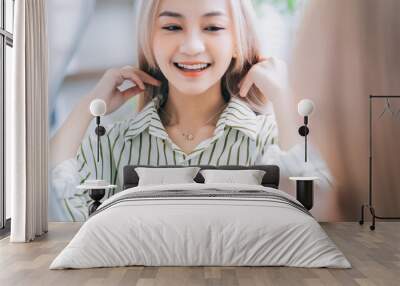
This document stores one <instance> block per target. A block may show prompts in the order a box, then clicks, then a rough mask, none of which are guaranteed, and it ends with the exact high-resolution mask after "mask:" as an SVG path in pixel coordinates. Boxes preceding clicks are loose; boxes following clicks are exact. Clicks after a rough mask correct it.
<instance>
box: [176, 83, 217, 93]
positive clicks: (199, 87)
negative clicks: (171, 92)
mask: <svg viewBox="0 0 400 286" xmlns="http://www.w3.org/2000/svg"><path fill="white" fill-rule="evenodd" d="M214 84H215V83H214ZM173 85H174V87H175V88H176V89H177V90H178V91H179V92H181V93H183V94H187V95H188V96H195V95H198V94H202V93H205V92H207V90H209V89H210V88H211V87H212V86H213V84H212V83H210V84H201V83H193V82H191V83H184V84H173Z"/></svg>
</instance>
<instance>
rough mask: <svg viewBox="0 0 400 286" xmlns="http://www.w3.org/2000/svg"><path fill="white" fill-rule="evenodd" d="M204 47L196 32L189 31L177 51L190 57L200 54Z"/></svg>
mask: <svg viewBox="0 0 400 286" xmlns="http://www.w3.org/2000/svg"><path fill="white" fill-rule="evenodd" d="M204 50H205V45H204V42H203V39H202V38H201V36H200V35H199V33H198V32H196V31H190V32H188V33H186V35H185V38H184V39H183V42H182V44H181V46H180V49H179V51H180V52H181V53H183V54H187V55H190V56H193V55H197V54H200V53H202V52H204Z"/></svg>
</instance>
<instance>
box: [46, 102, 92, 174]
mask: <svg viewBox="0 0 400 286" xmlns="http://www.w3.org/2000/svg"><path fill="white" fill-rule="evenodd" d="M91 100H92V97H91V96H89V95H87V96H85V97H84V98H83V99H82V100H81V101H80V102H79V103H78V104H77V106H76V107H75V108H74V109H73V110H72V112H71V113H70V114H69V115H68V117H67V119H66V120H65V122H64V123H63V125H62V126H61V127H60V128H59V129H58V131H57V132H56V134H54V136H53V137H52V138H51V139H50V158H51V166H52V167H54V166H56V165H58V164H59V163H61V162H63V161H64V160H67V159H70V158H74V157H75V155H76V152H77V150H78V148H79V145H80V144H81V142H82V139H83V136H84V135H85V132H86V129H87V128H88V126H89V123H90V121H91V120H92V118H93V116H92V115H91V114H90V112H89V105H90V101H91Z"/></svg>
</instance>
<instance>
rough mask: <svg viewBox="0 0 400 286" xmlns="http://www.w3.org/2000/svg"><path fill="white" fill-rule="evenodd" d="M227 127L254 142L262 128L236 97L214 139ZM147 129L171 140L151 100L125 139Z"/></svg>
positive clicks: (222, 119) (135, 119)
mask: <svg viewBox="0 0 400 286" xmlns="http://www.w3.org/2000/svg"><path fill="white" fill-rule="evenodd" d="M226 126H230V127H231V128H232V129H236V130H239V131H241V132H242V133H243V134H245V135H246V136H248V137H250V139H252V140H256V138H257V134H258V130H259V128H260V126H259V120H257V116H256V114H255V113H254V111H253V110H251V109H250V107H249V106H248V105H247V104H246V103H245V102H244V101H243V100H241V99H239V98H236V97H231V99H230V101H229V103H228V105H227V107H226V108H225V109H224V111H223V112H222V114H221V116H220V118H219V119H218V122H217V125H216V128H215V130H214V136H213V138H214V139H216V138H218V137H220V136H222V134H223V132H224V130H225V127H226ZM147 128H149V133H150V134H151V135H154V136H157V137H160V138H162V139H169V137H168V134H167V132H166V131H165V128H164V126H163V124H162V123H161V120H160V116H159V115H158V112H157V109H156V106H155V102H154V100H151V101H150V102H149V103H148V104H147V105H146V106H145V107H144V109H143V110H142V111H141V112H139V113H138V115H137V116H136V117H135V118H133V119H131V120H130V122H129V128H128V130H127V131H126V133H125V139H126V140H129V139H133V138H134V137H136V136H137V135H139V134H140V133H142V132H143V131H144V130H146V129H147Z"/></svg>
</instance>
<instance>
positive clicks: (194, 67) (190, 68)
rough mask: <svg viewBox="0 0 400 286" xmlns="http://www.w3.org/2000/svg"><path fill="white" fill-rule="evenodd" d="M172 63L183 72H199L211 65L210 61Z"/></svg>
mask: <svg viewBox="0 0 400 286" xmlns="http://www.w3.org/2000/svg"><path fill="white" fill-rule="evenodd" d="M174 65H175V66H176V67H177V68H178V69H180V70H181V71H184V72H200V71H204V70H206V69H207V68H209V67H210V66H211V64H210V63H198V64H182V63H174Z"/></svg>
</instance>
